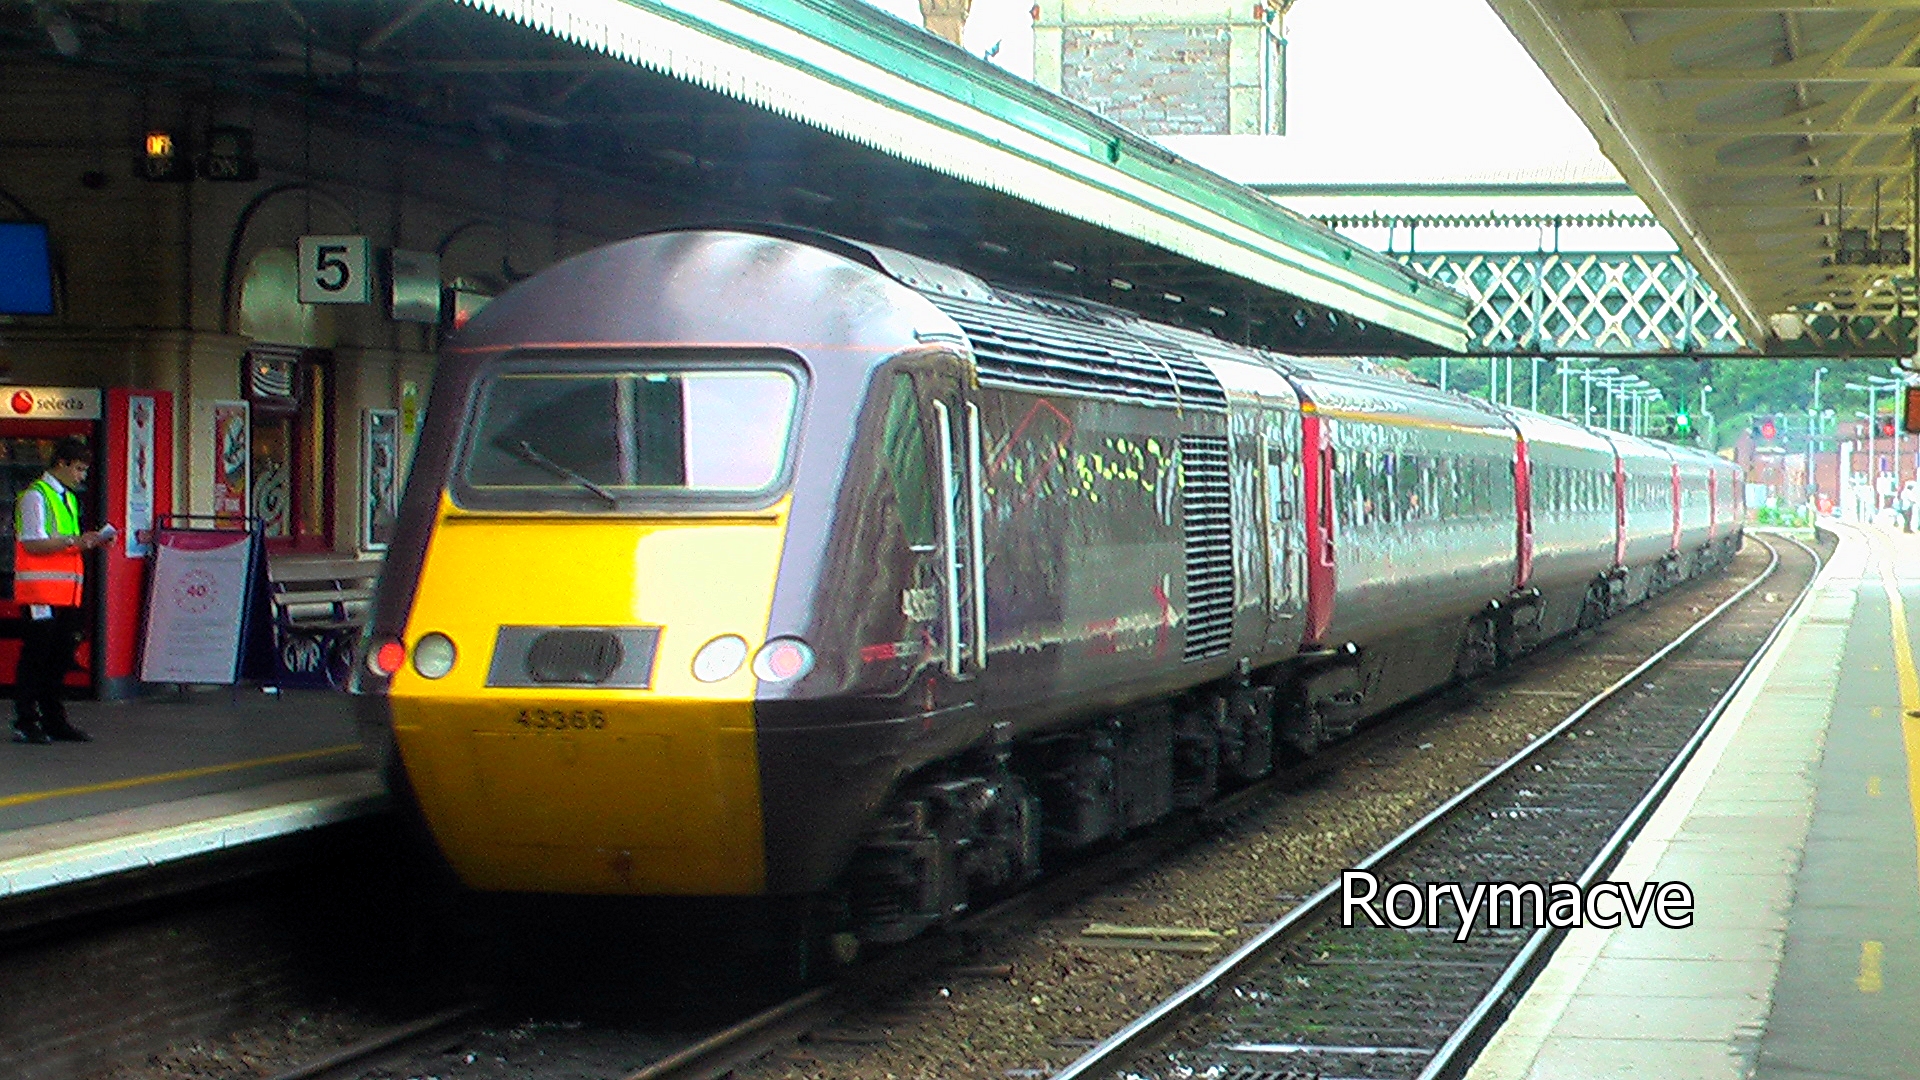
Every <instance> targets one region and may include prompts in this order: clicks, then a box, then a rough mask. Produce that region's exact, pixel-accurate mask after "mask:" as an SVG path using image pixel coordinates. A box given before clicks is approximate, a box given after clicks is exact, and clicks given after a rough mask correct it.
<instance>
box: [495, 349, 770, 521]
mask: <svg viewBox="0 0 1920 1080" xmlns="http://www.w3.org/2000/svg"><path fill="white" fill-rule="evenodd" d="M798 401H799V383H798V381H797V379H796V378H795V376H794V375H793V374H792V373H791V372H789V371H786V370H784V369H780V368H735V369H728V368H702V369H700V370H697V371H688V370H670V369H653V370H637V371H581V372H564V371H562V372H554V371H542V372H528V373H508V374H502V375H498V376H495V377H494V378H493V379H491V380H489V381H488V382H487V383H486V384H484V385H483V386H482V388H481V391H480V395H479V399H478V402H477V404H476V409H475V413H474V418H473V421H472V424H471V434H470V436H469V438H468V442H467V449H466V461H465V462H464V463H463V468H462V470H461V472H460V477H461V479H462V480H463V481H464V494H466V495H468V496H472V495H479V496H480V497H481V498H482V499H483V501H497V500H498V498H501V497H504V498H508V499H509V500H511V499H512V498H513V497H514V496H531V497H532V498H533V499H534V502H535V503H539V504H543V505H544V504H545V503H547V502H550V501H551V500H552V499H553V498H555V497H560V498H563V499H564V500H566V502H567V503H568V504H569V505H573V504H578V503H580V501H581V500H582V499H586V500H587V501H588V502H593V501H599V502H602V503H605V504H607V505H608V506H617V505H620V504H622V503H623V502H624V501H626V500H628V499H641V500H645V499H647V498H649V497H652V496H667V497H686V496H716V497H720V498H722V499H734V500H739V499H742V498H745V497H748V496H753V495H756V494H762V493H765V492H767V491H769V490H771V489H772V487H773V486H774V485H775V484H776V483H777V482H778V481H779V480H780V479H781V477H782V476H784V475H785V473H786V470H787V457H788V453H789V447H790V444H791V443H792V431H793V419H794V414H795V411H796V406H797V404H798Z"/></svg>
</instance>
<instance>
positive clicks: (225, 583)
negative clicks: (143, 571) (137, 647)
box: [140, 529, 253, 683]
mask: <svg viewBox="0 0 1920 1080" xmlns="http://www.w3.org/2000/svg"><path fill="white" fill-rule="evenodd" d="M153 542H154V545H155V546H156V547H157V548H158V549H159V550H158V551H157V552H156V554H155V556H154V561H153V585H152V591H150V592H149V593H148V594H147V640H146V643H145V646H144V647H143V648H142V649H141V651H140V678H141V679H142V680H143V681H145V682H154V683H232V682H234V681H235V680H236V679H237V678H238V677H239V672H240V631H241V624H242V623H243V621H244V618H245V613H246V610H247V583H248V572H249V570H250V569H251V568H252V560H253V536H252V534H250V533H245V532H239V531H232V532H227V531H216V530H210V529H206V530H183V529H162V530H160V531H159V533H158V534H157V535H155V537H154V540H153Z"/></svg>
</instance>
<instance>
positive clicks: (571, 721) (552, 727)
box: [513, 709, 607, 731]
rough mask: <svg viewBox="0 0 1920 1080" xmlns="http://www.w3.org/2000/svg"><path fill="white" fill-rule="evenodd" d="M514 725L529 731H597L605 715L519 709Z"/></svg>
mask: <svg viewBox="0 0 1920 1080" xmlns="http://www.w3.org/2000/svg"><path fill="white" fill-rule="evenodd" d="M513 722H514V723H515V724H518V725H519V726H521V727H523V728H527V729H528V730H530V731H599V730H600V729H602V728H604V727H606V726H607V714H606V713H605V712H603V711H601V710H599V709H521V710H520V715H519V716H516V717H514V721H513Z"/></svg>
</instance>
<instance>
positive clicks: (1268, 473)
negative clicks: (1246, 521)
mask: <svg viewBox="0 0 1920 1080" xmlns="http://www.w3.org/2000/svg"><path fill="white" fill-rule="evenodd" d="M1291 419H1292V418H1291V417H1289V416H1287V415H1286V414H1283V413H1280V412H1268V413H1267V414H1266V416H1265V417H1264V420H1263V423H1264V428H1263V430H1262V432H1261V435H1260V495H1261V498H1260V505H1261V514H1260V522H1261V525H1262V527H1263V528H1262V532H1263V534H1264V536H1265V538H1266V544H1265V547H1266V557H1267V575H1266V576H1267V645H1268V646H1269V647H1280V646H1284V645H1286V644H1289V643H1291V644H1298V643H1299V641H1300V620H1299V615H1300V603H1301V597H1302V594H1303V593H1304V592H1305V591H1306V588H1305V586H1306V572H1307V568H1306V561H1305V560H1306V546H1307V545H1306V539H1307V538H1306V532H1305V522H1304V520H1303V516H1302V514H1301V513H1300V505H1299V503H1300V437H1299V430H1300V429H1299V427H1298V425H1297V422H1293V423H1290V422H1289V421H1290V420H1291Z"/></svg>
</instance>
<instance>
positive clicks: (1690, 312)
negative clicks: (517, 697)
mask: <svg viewBox="0 0 1920 1080" xmlns="http://www.w3.org/2000/svg"><path fill="white" fill-rule="evenodd" d="M1400 258H1401V260H1402V261H1404V262H1406V263H1407V264H1408V265H1409V266H1411V267H1413V268H1414V269H1416V270H1419V271H1421V272H1422V273H1425V274H1427V275H1428V276H1430V277H1433V278H1436V279H1438V280H1439V281H1441V282H1444V283H1445V284H1447V285H1451V286H1453V287H1454V288H1455V289H1457V290H1459V291H1460V292H1462V293H1464V294H1465V295H1466V296H1467V298H1468V299H1469V300H1471V301H1472V302H1473V308H1472V311H1471V313H1470V314H1469V315H1468V327H1469V329H1470V332H1471V333H1472V334H1473V339H1474V345H1475V348H1477V350H1480V351H1486V352H1538V353H1597V352H1617V353H1655V352H1662V353H1665V352H1670V353H1676V354H1697V353H1731V352H1736V351H1739V350H1741V349H1745V348H1746V347H1747V341H1746V338H1745V337H1744V336H1742V334H1741V333H1740V328H1739V326H1738V325H1736V323H1735V322H1734V318H1733V313H1732V312H1731V311H1729V310H1728V309H1727V306H1726V305H1725V304H1724V303H1722V302H1721V300H1720V297H1719V295H1718V294H1716V293H1715V292H1714V291H1713V289H1712V287H1711V286H1709V285H1708V284H1707V283H1706V282H1705V281H1703V280H1701V278H1700V275H1699V274H1697V273H1695V271H1694V269H1693V266H1692V264H1690V263H1688V262H1687V260H1686V259H1685V258H1683V257H1682V256H1680V255H1678V254H1643V253H1631V252H1623V253H1612V252H1609V253H1604V254H1595V253H1579V252H1564V251H1562V252H1551V251H1541V252H1521V253H1512V252H1501V253H1497V254H1491V253H1490V254H1478V253H1460V252H1445V253H1440V252H1436V253H1431V254H1416V255H1402V256H1400Z"/></svg>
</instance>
